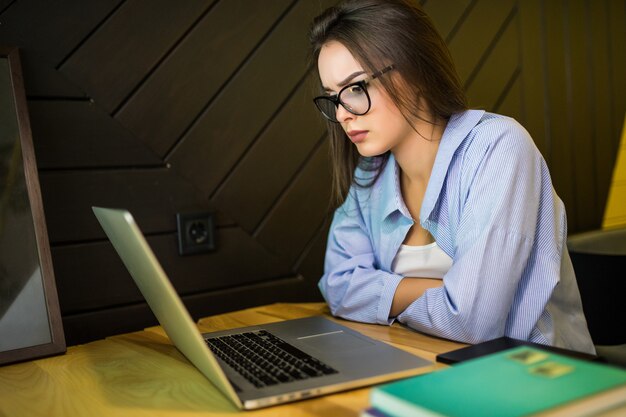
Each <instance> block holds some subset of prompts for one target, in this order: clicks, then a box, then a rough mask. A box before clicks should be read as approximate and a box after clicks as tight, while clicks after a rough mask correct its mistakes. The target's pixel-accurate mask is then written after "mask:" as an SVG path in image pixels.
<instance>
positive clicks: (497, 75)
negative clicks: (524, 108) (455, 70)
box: [467, 20, 521, 118]
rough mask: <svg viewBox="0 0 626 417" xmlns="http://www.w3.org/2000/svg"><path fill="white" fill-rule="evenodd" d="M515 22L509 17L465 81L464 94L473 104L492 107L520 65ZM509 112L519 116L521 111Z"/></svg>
mask: <svg viewBox="0 0 626 417" xmlns="http://www.w3.org/2000/svg"><path fill="white" fill-rule="evenodd" d="M514 23H515V22H514V21H513V20H509V21H508V24H507V26H506V28H505V30H504V32H503V33H502V35H501V36H500V37H499V38H498V39H497V42H496V43H495V45H494V47H493V49H492V50H491V52H490V53H489V55H488V56H487V57H486V58H485V61H484V62H483V63H482V65H481V67H480V70H479V71H478V72H477V74H476V76H475V77H474V78H473V80H472V82H471V83H470V84H469V85H468V87H467V95H468V97H469V98H470V105H471V106H472V107H477V108H484V109H495V108H496V104H497V103H498V102H499V101H501V96H502V95H503V94H506V92H507V91H506V90H507V87H508V84H509V81H510V80H511V78H512V77H513V76H514V73H515V72H516V71H517V69H518V67H519V65H520V63H519V48H518V43H517V39H518V38H517V35H518V34H517V31H516V29H517V28H516V25H515V24H514ZM510 116H513V117H518V118H519V117H520V116H521V115H520V114H513V115H510Z"/></svg>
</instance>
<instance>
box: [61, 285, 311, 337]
mask: <svg viewBox="0 0 626 417" xmlns="http://www.w3.org/2000/svg"><path fill="white" fill-rule="evenodd" d="M309 288H310V287H309V286H308V285H307V284H305V283H304V281H303V280H302V279H301V278H299V277H292V278H285V279H280V280H276V281H272V282H267V283H261V284H255V285H249V286H244V287H240V288H235V289H229V290H222V291H214V292H209V293H204V294H196V295H193V296H186V297H182V298H183V303H184V304H185V306H186V307H187V309H188V310H189V312H190V313H191V315H192V317H193V318H194V319H195V320H198V319H199V318H201V317H206V316H208V315H211V314H218V313H224V312H228V311H234V310H239V309H242V308H248V307H253V306H256V305H262V304H270V303H275V302H287V301H289V302H299V301H310V300H311V297H310V296H309V295H308V291H309ZM317 298H319V297H317ZM156 324H157V321H156V318H155V317H154V315H153V314H152V312H151V311H150V308H149V307H148V305H147V304H145V303H141V304H135V305H130V306H120V307H113V308H109V309H106V310H99V311H91V312H86V313H82V314H75V315H66V316H64V317H63V327H64V329H65V334H66V339H67V344H68V345H76V344H79V343H85V342H88V341H91V340H95V339H101V338H104V337H106V336H110V335H112V334H119V333H126V332H132V331H136V330H140V329H143V328H146V327H149V326H154V325H156Z"/></svg>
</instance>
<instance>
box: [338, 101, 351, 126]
mask: <svg viewBox="0 0 626 417" xmlns="http://www.w3.org/2000/svg"><path fill="white" fill-rule="evenodd" d="M335 118H336V119H337V121H338V122H339V123H344V122H346V121H348V120H352V119H353V118H354V114H352V113H350V112H349V111H348V110H346V109H345V108H344V107H343V106H342V105H341V104H340V105H339V106H337V112H336V113H335Z"/></svg>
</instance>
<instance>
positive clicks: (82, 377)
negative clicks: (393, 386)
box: [0, 303, 626, 417]
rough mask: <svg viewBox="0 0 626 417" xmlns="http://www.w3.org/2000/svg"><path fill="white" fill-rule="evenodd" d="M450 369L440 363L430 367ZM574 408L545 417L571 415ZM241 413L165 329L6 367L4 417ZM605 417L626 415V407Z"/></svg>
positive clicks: (290, 313)
mask: <svg viewBox="0 0 626 417" xmlns="http://www.w3.org/2000/svg"><path fill="white" fill-rule="evenodd" d="M316 314H324V315H327V316H328V317H330V315H329V314H328V310H327V307H326V306H325V305H324V304H321V303H310V304H272V305H268V306H262V307H256V308H250V309H247V310H241V311H236V312H233V313H228V314H222V315H219V316H213V317H208V318H205V319H202V320H200V322H199V323H198V327H199V328H200V330H201V331H203V332H207V331H214V330H223V329H228V328H233V327H241V326H249V325H254V324H262V323H270V322H274V321H280V320H285V319H292V318H300V317H308V316H312V315H316ZM340 322H341V323H342V324H344V325H346V326H349V327H351V328H353V329H355V330H358V331H360V332H361V333H363V334H366V335H368V336H370V337H373V338H377V339H379V340H384V341H386V342H389V343H391V344H392V345H394V346H397V347H399V348H401V349H404V350H407V351H409V352H412V353H414V354H416V355H419V356H421V357H423V358H426V359H429V360H431V361H433V362H434V361H435V356H436V355H437V354H438V353H441V352H447V351H449V350H453V349H457V348H460V347H462V346H464V345H462V344H460V343H455V342H451V341H448V340H442V339H438V338H435V337H430V336H427V335H424V334H421V333H417V332H413V331H411V330H407V329H405V328H403V327H401V326H399V325H394V326H391V327H385V326H378V325H368V324H360V323H352V322H347V321H344V320H340ZM444 366H445V365H441V364H437V363H433V366H432V367H431V368H429V370H432V369H437V368H442V367H444ZM368 395H369V389H367V388H365V389H358V390H353V391H348V392H343V393H339V394H333V395H328V396H324V397H319V398H313V399H309V400H306V401H299V402H296V403H291V404H285V405H281V406H276V407H271V408H266V409H262V410H257V411H243V412H241V413H242V414H244V415H246V416H250V417H258V416H272V417H275V416H277V417H283V416H284V417H299V416H305V417H313V416H324V417H342V416H352V417H355V416H358V415H359V413H360V412H361V410H363V409H365V408H366V407H367V406H368V403H369V399H368ZM598 401H602V399H601V398H598ZM571 411H572V410H564V411H561V412H554V411H550V412H547V413H545V414H542V415H541V416H542V417H548V416H550V417H556V416H558V417H566V416H567V417H569V416H571V415H572V413H571ZM238 412H239V411H238V410H237V409H236V408H235V407H234V406H233V405H232V404H231V403H230V402H229V401H228V400H226V398H225V397H223V396H222V395H221V394H220V393H219V392H218V391H217V389H215V388H214V387H213V386H212V385H211V383H210V382H209V381H208V380H207V379H206V378H205V377H204V376H203V375H202V374H200V372H198V371H197V370H196V369H195V368H194V367H193V366H192V365H191V364H190V363H189V362H188V361H187V359H185V358H184V357H183V356H182V354H180V353H179V352H178V350H176V348H175V347H174V346H173V345H172V344H171V343H170V341H169V339H168V338H167V337H166V336H165V334H164V333H163V331H162V329H161V328H160V327H153V328H149V329H146V330H144V331H141V332H136V333H129V334H124V335H119V336H113V337H109V338H107V339H106V340H100V341H97V342H92V343H88V344H86V345H81V346H73V347H70V348H69V349H68V351H67V353H66V354H65V355H62V356H55V357H52V358H47V359H41V360H36V361H32V362H26V363H21V364H16V365H10V366H5V367H1V368H0V417H31V416H36V417H39V416H41V417H56V416H64V417H74V416H76V417H99V416H103V417H108V416H115V417H125V416H128V417H131V416H132V417H141V416H155V417H158V416H168V417H179V416H185V417H193V416H203V417H204V416H228V415H234V414H236V413H238ZM601 415H602V416H603V417H619V416H626V404H622V405H621V406H620V407H618V408H614V409H611V410H608V411H607V412H604V413H602V414H601ZM594 416H596V417H599V416H600V414H594Z"/></svg>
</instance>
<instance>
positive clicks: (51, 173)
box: [0, 0, 626, 344]
mask: <svg viewBox="0 0 626 417" xmlns="http://www.w3.org/2000/svg"><path fill="white" fill-rule="evenodd" d="M0 1H1V0H0ZM416 1H417V0H416ZM334 2H335V0H315V1H309V0H276V1H271V2H266V1H261V0H204V1H201V0H192V1H185V2H171V1H166V0H157V1H152V2H148V1H140V0H103V1H98V2H85V1H79V0H63V1H61V2H43V3H42V2H36V1H34V0H15V1H9V2H0V43H4V44H12V45H17V46H19V47H20V48H21V55H22V60H23V67H24V72H25V81H26V89H27V95H28V98H29V107H30V113H31V119H32V126H33V141H34V146H35V150H36V153H37V157H38V160H39V172H40V182H41V188H42V194H43V200H44V207H45V211H46V218H47V223H48V228H49V234H50V241H51V245H52V253H53V263H54V265H55V274H56V279H57V287H58V288H59V293H60V294H59V296H60V299H61V308H62V310H63V315H64V324H65V332H66V335H67V336H68V340H69V342H70V344H72V343H81V342H84V341H87V340H92V339H93V338H98V337H104V336H106V335H109V334H113V333H116V332H122V331H131V330H135V329H139V328H141V327H143V326H148V325H152V324H155V320H154V317H152V315H151V313H150V312H149V309H148V308H147V306H146V305H145V303H143V301H142V298H141V297H140V295H139V293H138V292H137V290H136V289H135V287H134V284H133V283H132V281H131V280H130V277H129V276H128V273H127V272H125V270H124V268H123V267H122V264H121V262H120V261H119V259H118V258H117V257H116V255H115V254H114V252H113V251H112V249H111V246H110V244H109V243H108V242H107V241H106V239H105V238H104V234H103V232H102V230H101V229H100V227H99V225H98V224H97V222H96V220H95V218H94V216H93V215H92V213H91V206H93V205H103V206H112V207H126V208H129V209H130V210H131V211H132V212H133V213H134V215H135V217H136V218H137V221H138V223H139V226H140V227H141V228H142V230H144V232H146V234H147V236H148V241H149V242H150V244H151V245H152V246H153V247H154V249H155V252H156V254H157V256H158V258H159V259H160V260H161V261H162V263H163V265H164V267H165V269H166V271H167V272H168V273H169V274H170V276H171V278H172V281H173V282H174V285H175V286H176V288H177V289H178V290H179V291H180V292H181V293H182V294H183V297H184V301H185V303H186V305H187V306H188V307H189V308H190V310H191V311H192V314H194V315H195V316H196V317H199V316H204V315H208V314H214V313H220V312H224V311H227V310H230V309H236V308H242V307H248V306H252V305H256V304H261V303H266V302H273V301H313V300H320V299H321V296H320V294H319V291H318V290H317V288H316V284H317V281H318V279H319V277H320V275H321V274H322V267H323V257H324V249H325V244H326V236H327V230H328V227H329V222H330V215H331V213H329V212H328V199H329V191H330V174H329V165H328V160H327V155H326V154H327V152H328V147H327V143H326V138H325V132H324V126H323V124H322V122H321V118H320V116H319V115H318V114H317V113H316V111H315V109H314V107H313V104H312V103H311V97H312V96H313V94H315V92H316V87H315V84H316V80H315V73H314V71H311V67H310V63H309V62H307V58H308V56H307V48H308V45H307V39H306V34H307V30H308V26H309V22H310V21H311V19H312V18H313V17H314V16H315V15H317V14H318V13H319V12H320V11H321V10H322V9H324V8H325V7H326V6H328V5H330V4H333V3H334ZM420 3H422V4H423V5H424V8H425V10H426V11H427V13H429V14H430V15H431V17H432V19H433V21H434V23H435V25H436V26H437V27H438V28H439V30H440V31H441V33H442V34H443V36H444V38H445V39H446V40H447V42H448V43H449V45H450V49H451V52H452V55H453V58H454V61H455V62H456V64H457V66H458V68H459V72H460V74H461V78H462V82H463V83H464V85H465V87H466V90H467V93H468V96H469V99H470V103H471V104H472V106H475V107H481V108H485V109H487V110H489V111H496V112H502V113H503V114H506V115H509V116H513V117H515V118H516V119H518V120H519V121H520V122H521V123H522V124H523V125H524V126H525V127H526V128H527V129H528V131H529V132H530V133H531V135H532V136H533V139H534V140H535V142H536V143H537V146H538V148H539V149H540V150H541V151H542V152H543V154H544V156H545V158H546V160H547V162H548V165H549V166H550V169H551V172H552V176H553V180H554V184H555V187H556V189H557V192H558V193H559V195H560V196H561V197H562V198H563V200H564V201H565V204H566V208H567V210H568V214H569V230H570V232H572V233H574V232H577V231H583V230H587V229H592V228H595V227H598V226H599V225H600V221H601V219H602V214H603V209H604V201H605V200H606V192H607V187H608V184H609V183H608V181H609V180H610V174H611V170H612V167H613V161H614V158H615V149H616V148H617V143H618V138H619V132H620V129H621V123H622V120H623V117H624V114H625V112H626V78H625V77H623V74H624V73H625V72H626V29H625V28H626V3H624V1H623V0H598V1H592V0H564V1H559V2H554V1H546V0H524V1H520V0H505V1H493V0H446V1H440V0H421V1H420ZM198 211H208V212H212V213H214V215H215V217H216V219H217V243H218V244H217V249H216V251H214V252H211V253H207V254H200V255H194V256H185V257H181V256H179V255H178V253H177V245H176V224H175V215H176V213H188V212H198Z"/></svg>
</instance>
